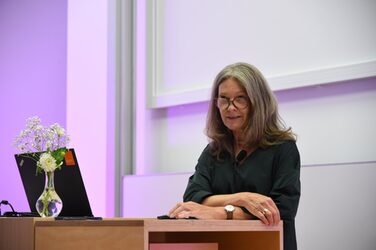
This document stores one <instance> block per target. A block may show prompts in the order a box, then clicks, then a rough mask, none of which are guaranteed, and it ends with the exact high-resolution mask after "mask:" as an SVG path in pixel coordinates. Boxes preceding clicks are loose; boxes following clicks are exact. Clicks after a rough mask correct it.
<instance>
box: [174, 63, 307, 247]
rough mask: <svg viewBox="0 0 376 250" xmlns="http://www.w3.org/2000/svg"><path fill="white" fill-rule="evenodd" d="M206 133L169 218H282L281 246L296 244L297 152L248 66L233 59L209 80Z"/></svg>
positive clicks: (258, 78) (272, 99) (270, 98)
mask: <svg viewBox="0 0 376 250" xmlns="http://www.w3.org/2000/svg"><path fill="white" fill-rule="evenodd" d="M206 134H207V136H208V137H209V139H210V143H209V145H208V146H207V147H206V148H205V149H204V151H203V152H202V154H201V156H200V158H199V160H198V163H197V165H196V171H195V173H194V174H193V175H192V176H191V177H190V178H189V182H188V186H187V189H186V191H185V193H184V202H181V203H178V204H177V205H176V206H175V207H174V208H172V209H171V210H170V212H169V216H170V217H173V218H187V217H195V218H198V219H239V220H240V219H260V220H261V221H262V222H263V223H264V224H266V225H275V224H278V223H279V221H280V220H281V219H282V220H283V226H284V249H285V250H290V249H296V248H297V247H296V236H295V222H294V219H295V215H296V212H297V209H298V204H299V198H300V157H299V152H298V149H297V147H296V144H295V136H294V134H293V133H292V131H291V129H290V128H285V127H284V126H283V123H282V121H281V119H280V117H279V114H278V107H277V102H276V99H275V97H274V95H273V93H272V91H271V90H270V88H269V86H268V84H267V82H266V80H265V78H264V77H263V75H262V74H261V73H260V72H259V71H258V70H257V69H256V68H255V67H254V66H252V65H249V64H246V63H236V64H232V65H229V66H227V67H225V68H224V69H223V70H222V71H221V72H220V73H219V74H218V75H217V77H216V79H215V81H214V85H213V88H212V94H211V100H210V105H209V112H208V119H207V125H206Z"/></svg>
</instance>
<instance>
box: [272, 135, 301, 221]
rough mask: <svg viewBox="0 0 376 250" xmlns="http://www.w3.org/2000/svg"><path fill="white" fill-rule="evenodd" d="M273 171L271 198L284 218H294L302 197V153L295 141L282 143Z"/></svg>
mask: <svg viewBox="0 0 376 250" xmlns="http://www.w3.org/2000/svg"><path fill="white" fill-rule="evenodd" d="M276 161H277V162H276V164H275V169H274V171H273V172H274V173H273V186H272V190H271V192H270V196H271V198H272V199H273V200H274V202H275V203H276V205H277V207H278V209H279V212H280V215H281V219H282V220H294V218H295V216H296V213H297V210H298V204H299V199H300V155H299V151H298V149H297V147H296V144H295V142H292V141H291V142H287V143H283V144H281V145H280V149H279V153H278V157H277V159H276Z"/></svg>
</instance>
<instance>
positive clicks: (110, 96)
mask: <svg viewBox="0 0 376 250" xmlns="http://www.w3.org/2000/svg"><path fill="white" fill-rule="evenodd" d="M115 2H116V1H107V0H96V1H75V0H69V1H68V24H67V25H68V31H67V32H68V39H67V129H68V131H69V133H70V135H71V138H72V144H73V145H74V147H75V150H76V153H77V156H78V161H79V164H80V169H81V172H82V175H83V176H84V177H83V179H84V183H85V187H86V191H87V194H88V197H89V201H90V204H91V206H92V210H93V214H94V215H95V216H102V217H106V216H107V217H110V216H113V215H114V211H115V208H114V206H115V197H114V190H115V184H114V183H115V163H114V159H115V142H114V140H115V113H116V110H115V108H116V107H115V102H116V97H115V81H116V79H115V70H116V64H115V62H116V60H115V48H116V41H115V37H116V22H115V20H116V8H115V7H116V5H115Z"/></svg>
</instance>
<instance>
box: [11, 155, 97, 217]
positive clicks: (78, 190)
mask: <svg viewBox="0 0 376 250" xmlns="http://www.w3.org/2000/svg"><path fill="white" fill-rule="evenodd" d="M15 158H16V162H17V166H18V170H19V172H20V175H21V179H22V183H23V186H24V189H25V193H26V196H27V201H28V203H29V206H30V211H31V212H32V213H33V214H34V213H35V214H36V215H38V213H37V210H36V208H35V203H36V201H37V199H38V198H39V196H40V195H41V194H42V192H43V189H44V185H45V174H44V173H42V174H38V175H37V176H36V175H35V173H36V161H35V160H33V159H30V158H28V157H27V154H16V155H15ZM54 180H55V190H56V192H57V194H58V195H59V196H60V198H61V200H62V201H63V209H62V211H61V213H60V214H59V217H61V218H64V217H66V218H71V217H72V219H74V218H75V217H84V218H86V217H94V216H93V214H92V211H91V207H90V203H89V199H88V197H87V193H86V189H85V185H84V182H83V180H82V176H81V172H80V168H79V166H78V162H77V157H76V154H75V152H74V149H69V150H68V151H67V153H66V156H65V159H64V162H63V165H62V166H61V169H60V170H59V169H57V170H56V171H55V174H54Z"/></svg>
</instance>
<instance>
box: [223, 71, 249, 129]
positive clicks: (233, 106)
mask: <svg viewBox="0 0 376 250" xmlns="http://www.w3.org/2000/svg"><path fill="white" fill-rule="evenodd" d="M217 107H218V109H219V112H220V114H221V118H222V121H223V123H224V125H225V126H226V127H227V128H228V129H230V130H231V131H232V132H233V133H234V134H235V135H236V134H240V133H241V132H242V131H243V129H244V128H245V126H246V125H247V121H248V118H249V109H250V108H251V107H250V101H249V98H248V95H247V93H246V91H245V89H244V88H243V87H242V86H241V85H240V84H239V83H238V82H237V80H235V79H231V78H229V79H227V80H225V81H223V82H222V83H221V84H220V85H219V88H218V100H217Z"/></svg>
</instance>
